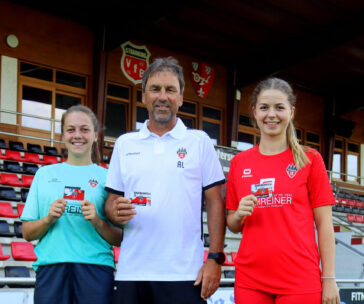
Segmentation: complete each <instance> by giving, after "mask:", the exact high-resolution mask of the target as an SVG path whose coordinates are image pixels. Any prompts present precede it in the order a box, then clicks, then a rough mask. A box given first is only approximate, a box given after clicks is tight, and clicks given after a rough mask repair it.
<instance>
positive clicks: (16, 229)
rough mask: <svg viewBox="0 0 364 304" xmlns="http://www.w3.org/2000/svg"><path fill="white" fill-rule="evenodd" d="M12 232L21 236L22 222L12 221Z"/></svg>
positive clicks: (18, 236)
mask: <svg viewBox="0 0 364 304" xmlns="http://www.w3.org/2000/svg"><path fill="white" fill-rule="evenodd" d="M14 233H15V236H16V237H17V238H23V223H22V222H18V221H16V222H14Z"/></svg>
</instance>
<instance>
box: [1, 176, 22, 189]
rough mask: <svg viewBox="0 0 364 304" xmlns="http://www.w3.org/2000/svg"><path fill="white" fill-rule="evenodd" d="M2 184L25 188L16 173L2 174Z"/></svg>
mask: <svg viewBox="0 0 364 304" xmlns="http://www.w3.org/2000/svg"><path fill="white" fill-rule="evenodd" d="M0 184H2V185H8V186H14V187H22V186H23V183H21V182H20V181H19V177H18V175H16V174H15V173H1V176H0Z"/></svg>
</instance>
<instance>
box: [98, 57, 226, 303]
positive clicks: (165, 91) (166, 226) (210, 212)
mask: <svg viewBox="0 0 364 304" xmlns="http://www.w3.org/2000/svg"><path fill="white" fill-rule="evenodd" d="M142 89H143V95H142V99H143V103H144V104H145V105H146V107H147V109H148V112H149V120H147V121H146V122H145V123H144V125H143V126H142V128H141V129H140V130H139V131H138V132H131V133H127V134H124V135H122V136H120V137H119V138H118V140H117V141H116V143H115V146H114V151H113V154H112V158H111V162H110V166H109V170H108V176H107V181H106V190H107V191H108V192H109V197H108V200H107V202H106V206H105V211H106V214H107V216H108V218H109V219H110V220H111V221H112V222H113V223H115V224H118V225H123V227H124V238H123V241H122V245H121V251H120V256H119V262H118V267H117V273H116V277H115V286H114V299H113V303H117V304H153V303H155V304H157V303H158V304H161V303H168V304H170V303H173V304H178V303H181V304H182V303H183V304H194V303H196V304H197V303H206V299H207V298H208V297H210V296H211V295H212V294H213V293H214V292H215V291H216V289H217V288H218V286H219V283H220V276H221V264H222V263H223V261H224V255H223V252H222V251H223V244H224V234H225V219H224V203H223V200H222V196H221V185H222V184H223V183H224V182H225V178H224V175H223V172H222V169H221V165H220V163H219V161H218V158H217V155H216V152H215V149H214V147H213V144H212V142H211V140H210V138H209V137H208V136H207V135H206V133H204V132H203V131H200V130H192V129H187V128H186V127H185V125H184V124H183V122H182V121H181V120H180V119H179V118H177V116H176V115H177V111H178V108H179V107H180V106H181V105H182V103H183V89H184V79H183V72H182V67H181V66H180V65H179V64H178V62H177V60H175V59H174V58H172V57H168V58H158V59H156V60H155V61H154V62H153V63H152V64H151V65H150V66H149V68H148V69H147V70H146V71H145V73H144V76H143V83H142ZM203 200H205V202H206V211H207V218H208V228H209V234H210V249H209V252H210V253H209V255H208V259H207V260H206V262H205V263H203V242H202V202H203Z"/></svg>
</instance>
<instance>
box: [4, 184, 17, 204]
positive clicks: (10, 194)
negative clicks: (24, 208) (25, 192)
mask: <svg viewBox="0 0 364 304" xmlns="http://www.w3.org/2000/svg"><path fill="white" fill-rule="evenodd" d="M0 199H1V200H6V201H15V202H19V201H20V198H18V197H17V196H16V193H15V190H14V188H12V187H0Z"/></svg>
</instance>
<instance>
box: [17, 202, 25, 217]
mask: <svg viewBox="0 0 364 304" xmlns="http://www.w3.org/2000/svg"><path fill="white" fill-rule="evenodd" d="M24 207H25V205H24V204H18V205H17V206H16V209H17V210H18V214H19V217H21V214H22V213H23V210H24Z"/></svg>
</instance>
